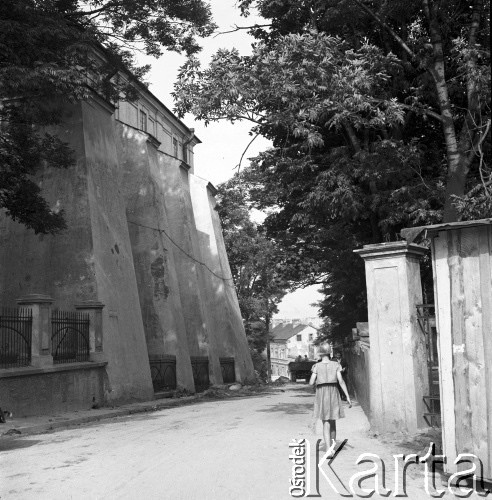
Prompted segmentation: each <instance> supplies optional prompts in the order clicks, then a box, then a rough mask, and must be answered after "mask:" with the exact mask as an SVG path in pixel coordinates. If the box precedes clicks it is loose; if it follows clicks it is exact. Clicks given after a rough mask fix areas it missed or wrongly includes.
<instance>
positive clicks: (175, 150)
mask: <svg viewBox="0 0 492 500" xmlns="http://www.w3.org/2000/svg"><path fill="white" fill-rule="evenodd" d="M173 156H174V157H175V158H177V157H178V139H176V137H173Z"/></svg>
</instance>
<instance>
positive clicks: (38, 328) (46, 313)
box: [17, 293, 53, 368]
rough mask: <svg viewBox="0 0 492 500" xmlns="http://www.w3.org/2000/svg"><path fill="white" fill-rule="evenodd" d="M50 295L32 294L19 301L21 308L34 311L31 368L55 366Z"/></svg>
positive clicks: (51, 300)
mask: <svg viewBox="0 0 492 500" xmlns="http://www.w3.org/2000/svg"><path fill="white" fill-rule="evenodd" d="M52 303H53V299H52V298H51V297H49V296H48V295H42V294H38V293H35V294H31V295H26V296H24V297H21V298H20V299H17V304H18V305H19V306H20V307H25V308H26V309H30V310H31V311H32V340H31V366H35V367H37V368H44V367H46V366H51V365H53V356H52V355H51V304H52Z"/></svg>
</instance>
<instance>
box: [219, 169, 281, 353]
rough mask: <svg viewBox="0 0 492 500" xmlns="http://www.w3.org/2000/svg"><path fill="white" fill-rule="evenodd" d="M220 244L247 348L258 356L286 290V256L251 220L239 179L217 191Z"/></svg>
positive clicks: (264, 344)
mask: <svg viewBox="0 0 492 500" xmlns="http://www.w3.org/2000/svg"><path fill="white" fill-rule="evenodd" d="M217 198H218V205H217V211H218V213H219V216H220V219H221V223H222V231H223V234H224V242H225V246H226V251H227V256H228V259H229V264H230V266H231V272H232V277H233V280H234V284H235V287H236V291H237V296H238V300H239V307H240V309H241V315H242V318H243V321H244V326H245V330H246V335H247V338H248V342H249V345H250V348H251V349H252V350H255V351H257V352H258V353H262V352H263V351H264V350H265V347H266V344H267V332H268V331H269V330H270V321H271V318H272V316H273V315H274V314H275V313H276V312H278V308H277V305H278V303H279V302H280V301H281V300H282V297H283V296H284V295H285V294H286V293H287V291H288V290H289V288H290V286H291V283H290V281H289V279H288V278H287V274H288V273H287V272H286V271H287V265H288V261H289V259H288V255H287V253H286V252H285V250H284V249H283V248H282V247H280V245H278V244H276V243H275V241H273V240H272V239H270V238H268V237H267V236H266V235H265V233H264V231H262V230H261V228H259V227H258V226H257V224H256V223H255V222H254V221H252V220H251V217H250V206H249V203H248V196H247V194H246V193H245V191H244V190H243V188H242V183H241V179H240V177H238V176H235V177H233V178H232V179H231V180H229V181H228V182H225V183H224V184H221V185H220V186H219V187H218V196H217Z"/></svg>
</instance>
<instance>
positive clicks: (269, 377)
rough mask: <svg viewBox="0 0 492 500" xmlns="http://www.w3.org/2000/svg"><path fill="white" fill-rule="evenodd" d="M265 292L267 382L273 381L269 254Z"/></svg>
mask: <svg viewBox="0 0 492 500" xmlns="http://www.w3.org/2000/svg"><path fill="white" fill-rule="evenodd" d="M263 279H264V290H265V330H266V354H267V382H268V383H270V382H271V381H272V365H271V356H270V322H271V318H270V303H269V301H268V294H269V288H270V286H269V283H268V253H267V254H266V259H265V267H264V269H263Z"/></svg>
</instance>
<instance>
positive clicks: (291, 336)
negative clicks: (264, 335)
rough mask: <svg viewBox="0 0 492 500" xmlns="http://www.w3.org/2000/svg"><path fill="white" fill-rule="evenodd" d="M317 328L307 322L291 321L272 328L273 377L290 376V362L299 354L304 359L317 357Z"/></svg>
mask: <svg viewBox="0 0 492 500" xmlns="http://www.w3.org/2000/svg"><path fill="white" fill-rule="evenodd" d="M317 333H318V332H317V330H316V329H315V328H314V327H313V326H311V325H307V324H303V323H297V322H295V321H294V322H290V323H279V324H277V326H275V328H273V330H272V337H273V341H272V342H271V343H270V363H271V372H272V379H273V380H275V379H276V378H278V377H289V363H290V362H291V361H295V360H296V359H298V357H299V356H301V358H302V359H303V360H304V359H305V357H306V356H307V359H309V360H311V361H312V360H315V359H316V357H317V348H316V346H315V345H314V341H315V340H316V338H317Z"/></svg>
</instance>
